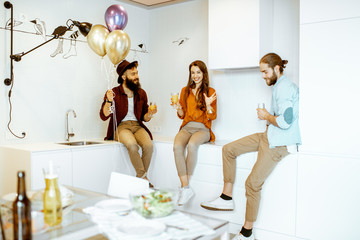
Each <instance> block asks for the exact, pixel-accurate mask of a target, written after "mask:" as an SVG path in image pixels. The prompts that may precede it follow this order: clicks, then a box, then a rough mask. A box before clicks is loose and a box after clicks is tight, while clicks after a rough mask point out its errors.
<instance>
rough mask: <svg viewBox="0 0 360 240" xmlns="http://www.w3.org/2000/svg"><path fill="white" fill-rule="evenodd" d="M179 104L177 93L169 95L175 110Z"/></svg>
mask: <svg viewBox="0 0 360 240" xmlns="http://www.w3.org/2000/svg"><path fill="white" fill-rule="evenodd" d="M178 102H179V93H171V105H172V106H173V108H174V109H176V104H177V103H178Z"/></svg>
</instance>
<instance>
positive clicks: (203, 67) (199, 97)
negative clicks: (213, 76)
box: [184, 60, 209, 111]
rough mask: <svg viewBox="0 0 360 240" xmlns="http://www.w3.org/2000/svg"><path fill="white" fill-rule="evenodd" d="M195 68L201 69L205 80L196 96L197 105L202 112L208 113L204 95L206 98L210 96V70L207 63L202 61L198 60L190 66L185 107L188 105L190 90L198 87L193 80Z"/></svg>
mask: <svg viewBox="0 0 360 240" xmlns="http://www.w3.org/2000/svg"><path fill="white" fill-rule="evenodd" d="M193 66H196V67H199V68H200V71H201V72H202V73H203V79H202V82H201V86H200V87H199V89H198V92H197V95H196V96H197V97H196V105H197V108H199V109H200V110H202V111H206V103H205V98H204V93H205V94H206V96H208V94H209V74H208V70H207V67H206V65H205V63H204V62H203V61H200V60H196V61H194V62H192V63H191V64H190V65H189V81H188V83H187V85H186V89H185V96H184V98H185V105H186V100H187V98H188V96H189V93H190V90H191V89H194V88H195V87H196V84H195V82H194V81H193V80H192V79H191V68H192V67H193Z"/></svg>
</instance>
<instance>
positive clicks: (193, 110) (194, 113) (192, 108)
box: [178, 87, 217, 142]
mask: <svg viewBox="0 0 360 240" xmlns="http://www.w3.org/2000/svg"><path fill="white" fill-rule="evenodd" d="M185 89H186V87H183V89H181V94H180V101H179V103H180V105H181V107H182V109H183V111H184V115H183V116H182V117H180V116H179V115H178V116H179V118H180V119H183V122H182V124H181V127H180V129H181V128H182V127H183V126H185V125H186V124H187V123H188V122H200V123H203V124H204V125H205V127H207V128H208V129H209V130H210V142H214V141H215V135H214V133H213V132H212V131H211V121H212V120H215V119H216V112H217V109H216V100H215V101H213V102H212V103H211V107H212V108H213V110H212V113H211V114H209V113H208V112H207V111H205V112H204V111H202V110H200V109H199V108H197V107H196V105H197V104H196V99H195V95H194V94H193V92H192V91H191V89H190V90H189V95H188V98H187V101H186V104H185ZM214 92H215V89H213V88H211V87H209V95H208V96H211V95H213V94H214Z"/></svg>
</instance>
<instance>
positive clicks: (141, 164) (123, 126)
mask: <svg viewBox="0 0 360 240" xmlns="http://www.w3.org/2000/svg"><path fill="white" fill-rule="evenodd" d="M115 140H116V141H119V142H121V143H122V144H124V145H125V147H126V148H127V150H128V152H129V156H130V160H131V163H132V165H133V166H134V168H135V171H136V177H139V178H142V177H144V176H146V173H147V170H148V169H149V166H150V161H151V156H152V153H153V143H152V141H151V138H150V136H149V134H148V132H147V131H146V130H145V129H144V128H143V127H141V126H140V124H139V123H138V122H137V121H125V122H122V123H120V124H119V126H118V127H117V129H116V131H115ZM139 145H140V147H141V149H142V154H141V157H140V154H139Z"/></svg>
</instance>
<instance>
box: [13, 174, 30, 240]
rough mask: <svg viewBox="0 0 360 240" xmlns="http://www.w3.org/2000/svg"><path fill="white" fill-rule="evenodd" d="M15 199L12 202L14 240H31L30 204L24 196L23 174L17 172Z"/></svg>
mask: <svg viewBox="0 0 360 240" xmlns="http://www.w3.org/2000/svg"><path fill="white" fill-rule="evenodd" d="M17 178H18V187H17V188H18V189H17V197H16V199H15V201H14V202H13V217H14V239H18V240H25V239H26V240H27V239H31V238H32V236H31V202H30V200H29V199H28V198H27V196H26V187H25V172H24V171H19V172H17Z"/></svg>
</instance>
